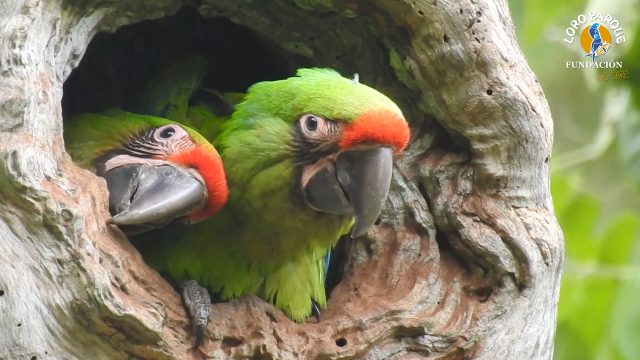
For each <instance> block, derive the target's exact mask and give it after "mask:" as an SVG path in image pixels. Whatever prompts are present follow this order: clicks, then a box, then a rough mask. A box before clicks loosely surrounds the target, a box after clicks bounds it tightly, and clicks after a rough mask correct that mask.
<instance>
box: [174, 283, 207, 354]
mask: <svg viewBox="0 0 640 360" xmlns="http://www.w3.org/2000/svg"><path fill="white" fill-rule="evenodd" d="M180 287H181V288H182V298H183V300H184V304H185V307H186V308H187V311H188V312H189V316H190V317H191V325H192V326H193V332H194V334H195V337H196V342H195V344H194V346H193V348H194V349H196V348H198V347H200V345H202V343H203V341H204V333H205V331H206V330H207V324H209V315H211V297H210V296H209V292H208V291H207V289H205V288H203V287H202V286H200V285H199V284H198V283H197V282H196V281H195V280H186V281H183V282H181V283H180Z"/></svg>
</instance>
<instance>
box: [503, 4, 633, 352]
mask: <svg viewBox="0 0 640 360" xmlns="http://www.w3.org/2000/svg"><path fill="white" fill-rule="evenodd" d="M510 5H511V11H512V13H513V18H514V22H515V24H516V29H517V33H518V37H519V40H520V42H521V46H522V49H523V51H524V53H525V55H526V56H527V59H528V60H529V64H530V66H531V67H532V69H533V70H534V72H535V73H536V74H537V76H538V77H539V81H540V83H541V84H542V87H543V89H544V91H545V94H546V96H547V99H548V101H549V105H550V107H551V112H552V114H553V117H554V123H555V125H554V126H555V140H554V141H555V142H554V154H553V155H554V156H553V161H552V194H553V199H554V206H555V211H556V214H557V216H558V221H559V222H560V225H561V227H562V229H563V231H564V235H565V246H566V255H565V269H564V272H563V279H562V288H561V293H560V303H559V310H558V328H557V336H556V349H555V358H556V359H558V360H560V359H630V360H631V359H637V358H638V354H640V343H639V342H638V341H637V339H638V338H640V301H638V300H637V299H638V297H640V231H639V230H640V193H639V192H638V190H639V189H640V115H638V114H639V113H640V81H639V80H638V79H639V78H640V61H639V60H638V59H639V58H640V39H639V38H637V35H638V34H640V23H638V19H637V15H636V14H638V13H639V11H638V10H640V2H638V1H637V0H636V1H631V0H628V1H627V0H625V1H618V2H612V1H608V2H607V1H601V0H595V1H590V2H585V1H584V0H571V1H567V2H555V1H551V0H543V1H539V2H530V1H524V0H511V1H510ZM592 10H594V11H597V12H602V13H607V14H609V13H610V14H612V15H613V16H614V17H617V18H619V19H620V23H621V24H622V26H623V28H624V31H625V36H626V39H627V41H626V43H624V44H622V45H619V46H618V48H617V49H616V51H615V52H612V53H611V54H608V55H607V56H609V58H608V59H607V60H612V59H618V60H622V61H623V69H624V70H626V71H627V72H626V76H617V75H621V74H622V75H624V73H616V72H615V70H611V69H608V70H595V69H586V70H585V69H573V70H572V69H567V68H566V67H565V62H566V61H571V60H579V57H580V56H582V54H580V53H579V48H578V49H576V48H575V47H571V46H569V45H568V44H566V43H563V42H562V39H563V38H564V36H565V29H566V27H567V26H568V25H569V23H570V21H571V20H572V19H575V18H576V17H577V15H578V14H580V13H587V14H588V12H589V11H592Z"/></svg>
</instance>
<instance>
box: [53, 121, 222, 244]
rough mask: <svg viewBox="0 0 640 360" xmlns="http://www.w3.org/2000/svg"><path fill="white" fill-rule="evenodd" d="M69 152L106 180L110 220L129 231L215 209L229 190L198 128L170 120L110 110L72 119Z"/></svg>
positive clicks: (214, 154) (218, 160)
mask: <svg viewBox="0 0 640 360" xmlns="http://www.w3.org/2000/svg"><path fill="white" fill-rule="evenodd" d="M71 123H72V125H71V126H68V127H67V128H65V140H66V142H67V149H68V151H69V153H70V155H71V157H72V158H73V160H74V161H75V162H76V163H78V164H79V165H81V166H83V167H85V168H88V169H91V170H93V171H94V172H95V173H96V174H97V175H98V176H101V177H103V178H105V180H106V182H107V188H108V190H109V210H110V212H111V214H112V218H111V219H110V220H109V222H110V223H113V224H116V225H118V226H120V227H121V228H122V229H123V231H125V232H126V233H127V234H129V235H134V234H138V233H141V232H144V231H147V230H151V229H154V228H159V227H163V226H165V225H167V224H169V223H172V222H186V223H194V222H198V221H201V220H203V219H205V218H207V217H209V216H210V215H213V214H214V213H216V212H218V211H219V210H220V209H221V208H222V207H223V205H224V204H225V202H226V200H227V195H228V190H227V184H226V178H225V174H224V168H223V166H222V160H221V158H220V156H219V155H218V153H217V151H216V149H215V148H214V147H213V145H211V144H210V143H209V142H208V141H207V140H206V139H204V138H203V137H202V136H201V135H200V134H199V133H197V132H196V131H194V130H192V129H190V128H188V127H186V126H184V125H180V124H177V123H174V122H172V121H170V120H167V119H163V118H158V117H153V116H143V115H137V114H132V113H127V112H124V111H119V110H110V111H107V112H104V113H102V114H82V115H78V116H76V117H74V118H73V119H72V121H71Z"/></svg>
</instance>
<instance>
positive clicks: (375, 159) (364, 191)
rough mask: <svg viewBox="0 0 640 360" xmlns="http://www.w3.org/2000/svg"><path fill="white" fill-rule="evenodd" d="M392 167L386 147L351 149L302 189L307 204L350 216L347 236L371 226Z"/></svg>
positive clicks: (324, 210)
mask: <svg viewBox="0 0 640 360" xmlns="http://www.w3.org/2000/svg"><path fill="white" fill-rule="evenodd" d="M392 167H393V150H392V149H391V148H389V147H377V148H367V149H354V150H348V151H344V152H342V153H340V155H339V156H338V158H337V159H336V162H335V166H333V165H328V166H326V167H325V168H323V169H322V170H320V171H318V172H317V173H316V174H315V175H314V176H313V177H312V178H311V179H310V180H309V182H308V184H307V186H306V188H305V189H304V190H305V196H306V201H307V203H308V204H309V205H310V206H311V207H313V208H314V209H316V210H318V211H322V212H326V213H330V214H339V215H346V214H353V215H354V217H355V223H354V225H353V228H352V230H351V237H358V236H362V235H363V234H364V233H366V232H367V230H368V229H369V228H370V227H371V225H373V224H374V223H375V222H376V220H377V219H378V216H380V213H381V212H382V207H383V206H384V203H385V201H386V199H387V195H388V193H389V186H390V184H391V174H392V170H393V169H392Z"/></svg>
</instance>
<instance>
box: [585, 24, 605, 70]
mask: <svg viewBox="0 0 640 360" xmlns="http://www.w3.org/2000/svg"><path fill="white" fill-rule="evenodd" d="M580 43H581V45H582V48H583V49H584V51H585V52H586V53H587V54H586V56H590V57H591V61H592V62H595V61H596V57H597V56H600V55H603V54H606V53H607V52H608V51H609V47H610V46H611V34H610V33H609V30H608V29H607V28H606V27H604V26H602V25H600V24H599V23H593V24H591V26H589V27H586V28H585V29H584V30H583V31H582V35H581V36H580Z"/></svg>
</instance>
